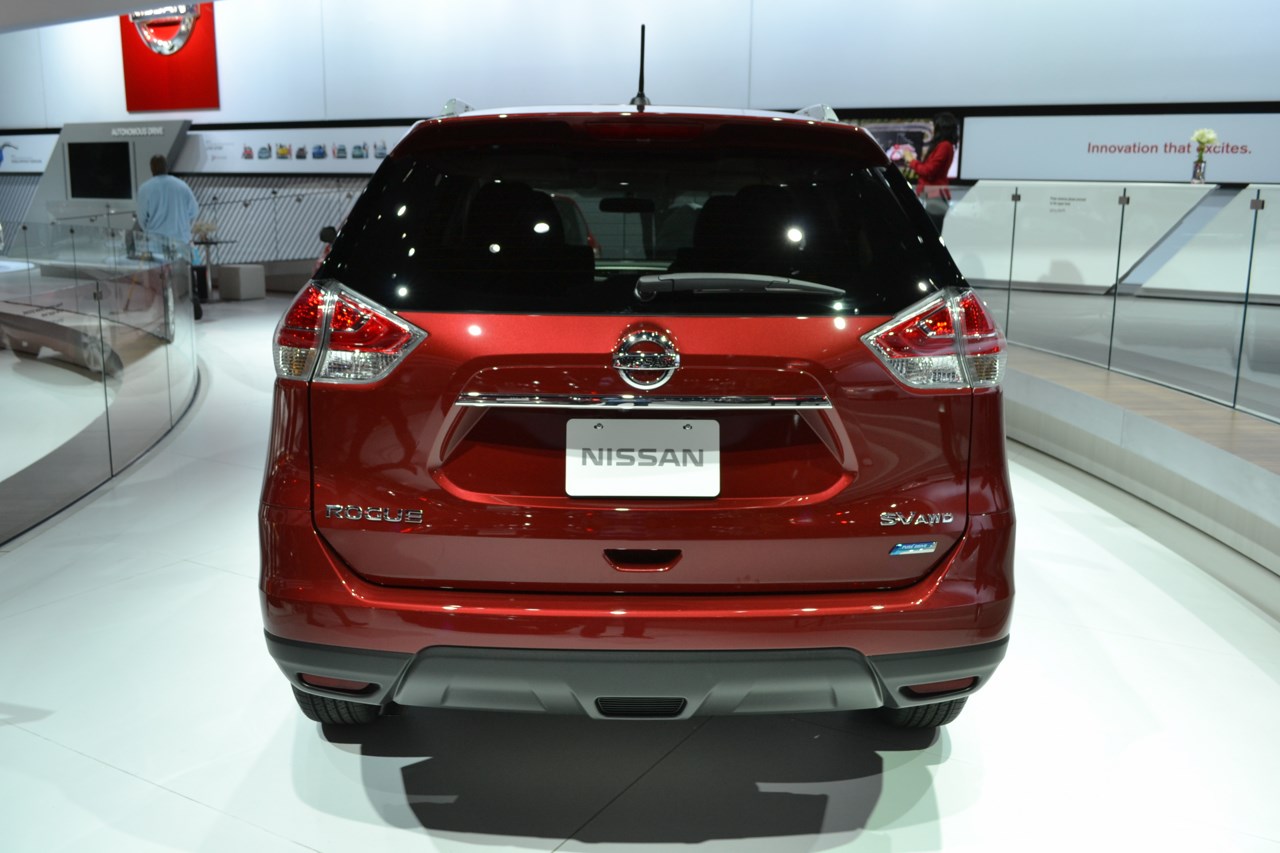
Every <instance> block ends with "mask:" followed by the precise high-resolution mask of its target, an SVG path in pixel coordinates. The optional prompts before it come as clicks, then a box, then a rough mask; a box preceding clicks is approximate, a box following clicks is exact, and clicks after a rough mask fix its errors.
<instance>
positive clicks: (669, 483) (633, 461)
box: [564, 418, 720, 498]
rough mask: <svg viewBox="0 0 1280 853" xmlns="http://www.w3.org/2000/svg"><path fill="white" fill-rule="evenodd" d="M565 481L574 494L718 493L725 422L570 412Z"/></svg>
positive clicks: (654, 495)
mask: <svg viewBox="0 0 1280 853" xmlns="http://www.w3.org/2000/svg"><path fill="white" fill-rule="evenodd" d="M564 486H565V491H566V492H567V493H568V495H569V496H570V497H575V498H581V497H611V498H613V497H638V498H714V497H716V496H717V495H719V494H720V424H719V423H718V422H716V421H713V420H676V419H671V420H633V419H621V418H619V419H609V418H570V419H569V422H568V424H567V426H566V427H565V458H564Z"/></svg>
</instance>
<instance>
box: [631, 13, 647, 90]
mask: <svg viewBox="0 0 1280 853" xmlns="http://www.w3.org/2000/svg"><path fill="white" fill-rule="evenodd" d="M649 103H650V101H649V99H648V98H647V97H646V96H645V94H644V24H641V25H640V91H638V92H636V96H635V97H634V98H632V99H631V105H632V106H634V107H636V108H637V109H638V110H639V111H640V112H644V108H645V107H647V106H649Z"/></svg>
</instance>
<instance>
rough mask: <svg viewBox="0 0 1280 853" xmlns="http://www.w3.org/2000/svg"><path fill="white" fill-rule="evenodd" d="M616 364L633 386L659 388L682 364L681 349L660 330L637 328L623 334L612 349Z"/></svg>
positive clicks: (621, 373) (620, 373)
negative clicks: (635, 330) (677, 348)
mask: <svg viewBox="0 0 1280 853" xmlns="http://www.w3.org/2000/svg"><path fill="white" fill-rule="evenodd" d="M613 367H614V369H615V370H617V371H618V375H619V376H621V377H622V381H623V382H625V383H627V384H628V385H630V386H631V387H632V388H638V389H640V390H642V391H648V390H650V389H653V388H658V387H660V386H662V385H664V384H666V382H667V381H668V380H670V379H671V377H672V376H675V375H676V370H677V369H678V368H679V367H680V353H679V352H678V351H677V350H676V346H675V344H673V343H672V342H671V339H670V338H668V337H667V336H666V335H664V334H662V333H661V332H654V331H648V330H643V331H638V332H632V333H631V334H629V335H627V336H626V337H624V338H623V339H622V340H621V341H619V342H618V346H617V347H616V348H615V349H614V351H613Z"/></svg>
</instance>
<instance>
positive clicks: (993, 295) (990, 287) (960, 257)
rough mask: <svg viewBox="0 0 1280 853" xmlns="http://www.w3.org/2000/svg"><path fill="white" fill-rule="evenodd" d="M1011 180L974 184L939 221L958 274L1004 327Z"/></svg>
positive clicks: (1014, 187)
mask: <svg viewBox="0 0 1280 853" xmlns="http://www.w3.org/2000/svg"><path fill="white" fill-rule="evenodd" d="M1017 192H1018V185H1017V183H1015V182H1011V181H982V182H980V183H977V184H974V185H973V186H972V187H970V188H969V189H968V191H967V192H965V193H964V195H963V197H962V198H961V199H959V200H958V201H957V202H955V203H954V204H952V206H951V210H950V211H948V212H947V216H946V218H945V219H944V220H943V221H942V239H943V241H944V242H945V243H946V244H947V248H948V249H949V250H950V251H951V256H952V257H953V258H955V261H956V265H957V266H959V267H960V272H962V273H964V277H965V279H966V280H968V282H969V284H970V285H971V286H972V287H973V289H974V290H975V291H977V292H978V294H979V296H981V297H982V300H983V301H984V302H985V303H986V304H987V307H988V308H989V309H990V310H991V311H992V313H993V314H994V315H995V316H996V317H997V318H998V319H999V321H1000V325H1001V326H1004V325H1006V322H1007V320H1008V319H1009V317H1008V309H1009V264H1010V260H1011V252H1012V250H1013V216H1014V210H1015V208H1014V201H1013V197H1014V196H1015V195H1016V194H1017Z"/></svg>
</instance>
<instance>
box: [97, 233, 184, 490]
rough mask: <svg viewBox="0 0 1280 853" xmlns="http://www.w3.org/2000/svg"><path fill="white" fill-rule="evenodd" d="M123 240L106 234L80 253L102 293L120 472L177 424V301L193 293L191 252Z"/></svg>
mask: <svg viewBox="0 0 1280 853" xmlns="http://www.w3.org/2000/svg"><path fill="white" fill-rule="evenodd" d="M120 234H121V232H105V233H103V234H102V235H100V239H98V240H95V241H93V242H88V241H84V242H82V243H81V244H79V245H78V246H77V248H78V252H77V256H78V258H79V264H80V270H81V274H82V275H83V276H86V277H92V278H93V279H94V281H96V283H97V285H98V288H99V294H100V299H99V304H100V306H101V322H102V342H103V347H104V352H105V358H106V363H107V366H108V369H107V371H106V376H107V384H108V386H110V387H112V388H113V391H114V393H112V394H111V397H110V403H109V405H108V409H107V419H108V425H109V426H110V428H111V460H112V467H113V470H114V471H115V472H119V471H120V470H121V469H123V468H124V467H125V466H127V465H129V464H130V463H131V462H133V461H134V460H136V459H137V458H138V457H139V456H141V455H142V454H143V453H144V452H146V450H147V449H148V448H149V447H151V445H153V444H155V443H156V442H157V441H159V440H160V438H161V437H163V436H164V434H165V433H166V432H168V430H169V428H170V427H171V426H172V424H173V417H172V414H173V409H174V407H173V405H172V401H171V400H170V371H169V359H168V355H167V348H168V346H169V345H170V344H171V343H172V342H173V340H174V338H175V336H176V333H177V328H176V321H177V315H178V310H177V308H178V306H177V302H178V296H177V294H179V293H182V294H189V293H190V287H191V249H190V247H189V246H187V245H186V244H178V243H173V242H171V241H168V240H162V239H158V238H154V237H152V238H149V239H147V240H145V241H143V240H138V241H135V242H134V244H133V245H132V246H126V245H125V242H124V240H123V239H122V238H121V236H120ZM140 243H141V244H143V245H139V244H140ZM186 310H187V311H190V310H191V306H190V304H189V303H187V304H186Z"/></svg>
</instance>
